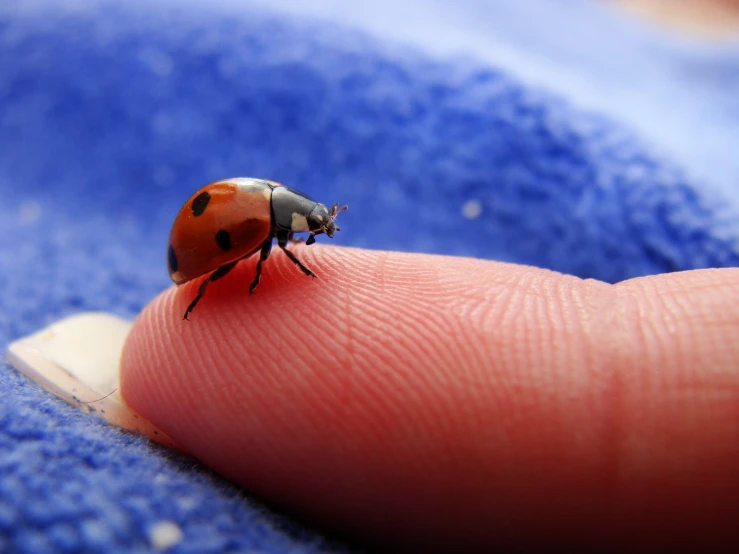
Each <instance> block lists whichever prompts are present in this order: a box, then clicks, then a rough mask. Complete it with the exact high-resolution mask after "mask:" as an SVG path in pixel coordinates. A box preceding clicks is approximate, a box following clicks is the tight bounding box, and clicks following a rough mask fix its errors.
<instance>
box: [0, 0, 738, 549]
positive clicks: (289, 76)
mask: <svg viewBox="0 0 739 554" xmlns="http://www.w3.org/2000/svg"><path fill="white" fill-rule="evenodd" d="M233 176H254V177H262V178H268V179H273V180H277V181H281V182H283V183H285V184H287V185H288V186H292V187H295V188H297V189H299V190H302V191H304V192H306V193H308V194H310V195H311V196H313V197H314V198H316V199H317V200H318V201H321V202H323V203H326V204H332V203H333V202H341V203H346V204H348V205H349V206H350V209H349V211H347V212H346V213H344V214H342V216H341V222H340V225H341V232H340V233H338V234H337V235H336V238H335V242H336V243H338V244H345V245H353V246H360V247H366V248H379V249H394V250H404V251H416V252H427V253H439V254H452V255H465V256H476V257H481V258H487V259H494V260H502V261H510V262H516V263H524V264H533V265H537V266H540V267H545V268H550V269H553V270H557V271H562V272H565V273H570V274H573V275H577V276H580V277H584V278H585V277H590V278H596V279H602V280H605V281H608V282H616V281H619V280H622V279H627V278H630V277H635V276H640V275H648V274H653V273H658V272H665V271H676V270H685V269H692V268H701V267H727V266H736V265H738V264H737V262H739V224H738V223H737V222H739V217H737V216H739V3H738V2H736V1H735V0H734V1H731V0H723V1H721V0H715V1H698V0H696V1H692V2H691V1H688V0H680V1H670V0H572V1H570V2H559V1H555V0H531V1H527V2H509V1H506V0H465V1H461V2H455V3H451V2H442V1H441V0H392V1H391V0H376V1H372V2H370V1H356V2H342V1H339V0H314V1H313V2H310V3H307V2H300V1H297V0H270V1H269V2H267V1H266V0H251V1H238V0H211V1H209V2H202V1H196V0H185V1H174V0H160V1H149V2H144V1H141V0H133V1H128V2H126V1H122V0H119V1H117V0H89V1H88V0H66V1H51V0H29V1H23V2H2V3H0V198H2V202H3V205H4V207H5V211H4V215H3V217H2V218H0V287H1V288H0V290H1V291H2V292H1V293H0V303H1V304H0V342H2V343H3V344H6V345H7V343H9V342H10V341H12V340H14V339H16V338H18V337H20V336H23V335H25V334H28V333H30V332H33V331H35V330H37V329H39V328H40V327H42V326H43V325H45V324H47V323H50V322H52V321H55V320H57V319H59V318H60V317H62V316H64V315H68V314H71V313H75V312H78V311H82V310H105V311H110V312H113V313H116V314H119V315H122V316H124V317H129V318H133V317H134V316H135V315H136V314H137V313H138V312H139V311H140V310H141V309H142V307H143V306H144V305H146V304H147V303H148V302H149V301H150V300H151V299H152V298H153V297H154V296H155V295H157V294H158V293H159V292H161V291H162V290H163V289H164V288H166V287H167V286H169V285H170V282H169V279H168V275H167V270H166V263H165V250H166V241H167V235H168V233H169V228H170V225H171V223H172V220H173V218H174V216H175V215H176V213H177V211H178V210H179V208H180V206H181V205H182V203H183V202H184V201H185V200H186V198H187V197H188V196H189V195H190V194H191V193H192V192H193V191H195V190H196V189H197V188H199V187H200V186H202V185H203V184H205V183H207V182H210V181H213V180H216V179H221V178H226V177H233ZM319 240H321V239H319ZM267 273H268V270H267ZM244 285H245V290H246V286H248V283H245V284H244ZM0 389H1V390H2V391H3V395H2V400H0V475H2V477H0V532H1V534H0V537H2V540H4V541H5V543H2V540H0V550H5V549H4V548H1V547H4V546H8V547H9V548H10V549H16V550H18V551H22V550H24V549H25V550H28V549H31V550H29V551H32V550H33V549H34V548H37V547H43V546H44V545H45V546H47V547H49V548H51V547H58V546H59V545H60V544H67V545H68V546H69V545H72V547H74V548H80V549H82V548H93V547H95V545H97V546H98V547H99V546H101V545H103V546H106V547H111V545H118V546H119V547H122V546H132V545H133V546H137V547H141V548H143V546H142V545H147V544H149V543H148V542H147V541H148V535H147V529H148V528H149V526H150V524H151V522H152V521H154V520H156V518H157V517H160V514H166V515H167V517H168V518H170V519H172V520H175V521H177V522H178V524H179V525H181V526H182V528H183V529H186V530H187V532H186V536H187V537H188V541H189V542H188V544H189V545H190V546H192V545H199V546H198V548H199V550H196V551H198V552H205V551H208V549H211V548H214V546H213V545H216V546H217V545H218V544H221V545H222V544H237V545H239V546H240V547H243V548H247V547H249V548H252V547H255V545H257V544H258V545H261V547H263V548H267V549H269V548H276V550H275V551H280V549H281V547H278V546H275V545H282V546H285V545H288V544H289V545H292V546H293V547H295V545H300V547H301V548H304V549H305V551H313V550H322V549H324V548H328V547H327V546H326V544H325V543H324V542H322V541H321V540H319V539H317V538H315V537H314V535H312V534H310V533H308V534H307V535H306V534H305V533H304V532H302V531H300V532H298V531H294V528H292V527H290V529H293V530H292V531H286V530H285V529H287V528H288V527H289V526H286V524H283V523H282V521H283V520H282V519H280V518H279V517H277V516H275V518H274V519H273V518H272V516H269V517H267V516H263V514H264V512H263V511H262V510H263V508H262V507H260V505H259V504H258V503H256V501H246V500H241V499H238V500H234V498H233V493H232V492H229V491H230V489H229V488H228V485H225V484H218V485H215V484H214V483H216V481H209V480H208V479H210V478H208V479H205V480H202V479H199V478H197V479H196V478H193V477H192V475H191V473H190V472H189V471H188V470H187V469H183V468H189V467H190V466H191V464H192V462H191V461H189V462H186V461H182V460H181V459H180V458H177V457H176V456H175V457H172V458H166V457H165V458H163V454H162V453H161V452H160V451H159V450H156V449H155V448H153V447H150V446H149V445H148V444H146V443H144V442H141V441H139V442H137V439H134V438H130V437H129V438H126V439H125V441H124V439H121V436H120V434H119V433H118V432H117V431H114V430H109V429H106V428H105V427H104V426H101V425H100V424H98V423H96V422H94V421H90V420H91V418H81V417H78V416H76V415H73V412H72V411H71V410H72V409H71V408H68V407H66V406H63V405H61V404H60V403H57V402H56V401H55V400H53V399H48V397H47V395H46V394H45V393H43V392H41V391H40V390H39V389H38V388H37V387H35V385H32V384H30V383H28V382H27V381H25V380H24V379H22V378H20V377H19V376H18V375H17V374H15V373H14V372H12V371H11V370H9V369H8V368H6V370H5V371H3V372H0ZM50 422H53V423H51V424H50ZM50 427H51V428H52V430H54V433H56V434H50V432H49V431H48V429H49V428H50ZM60 432H62V433H63V434H64V436H65V437H66V439H65V440H64V441H61V442H60V441H59V440H57V439H56V438H55V437H58V433H60ZM86 441H88V442H86ZM121 441H124V442H121ZM126 441H127V442H126ZM50 442H51V443H53V445H54V446H53V448H51V447H50V446H49V444H50ZM79 444H87V445H88V446H89V448H90V449H93V450H95V449H98V450H101V449H102V450H103V451H105V452H107V453H108V454H109V457H105V456H103V457H102V458H100V457H99V456H97V455H96V456H93V459H95V460H96V461H95V464H96V470H95V473H94V475H95V477H91V476H90V475H91V474H90V469H89V467H88V465H89V457H86V456H88V455H87V454H86V453H85V452H80V451H79V450H78V449H77V447H75V446H74V445H79ZM124 446H125V448H126V451H127V456H128V458H127V460H128V461H127V463H126V465H125V467H124V468H121V465H120V463H118V462H116V459H117V458H116V456H118V455H120V449H121V448H123V447H124ZM50 448H51V449H50ZM96 451H97V450H96ZM11 459H15V460H24V464H25V462H26V461H27V460H36V461H35V462H33V463H31V462H28V464H26V465H24V467H25V469H23V470H20V469H19V468H18V466H17V464H16V465H12V464H11V462H8V461H7V460H11ZM4 460H5V461H4ZM3 464H5V466H4V467H3ZM188 464H189V465H188ZM61 467H64V468H66V469H65V470H64V473H62V470H61V469H60V468H61ZM132 467H135V468H137V469H136V471H139V472H140V474H141V475H144V476H145V477H144V479H145V480H147V481H150V482H151V483H154V481H155V476H156V475H163V476H164V477H163V478H162V479H160V480H159V481H157V483H156V484H155V485H151V486H150V487H149V488H147V489H146V492H141V491H137V490H134V491H131V490H128V489H126V488H125V487H127V486H129V485H126V484H125V483H123V482H122V481H125V479H124V476H125V472H126V471H131V469H130V468H132ZM31 474H33V475H34V476H36V478H39V479H41V480H42V482H43V483H44V484H43V486H38V487H35V486H34V485H32V484H29V482H31V481H29V479H30V477H28V476H29V475H31ZM214 479H215V478H214ZM32 482H33V483H36V482H37V481H33V480H32ZM173 483H176V484H173ZM75 484H77V486H79V487H81V490H85V489H86V487H88V486H90V485H91V484H92V486H94V487H95V490H96V493H95V494H96V496H95V498H96V500H95V502H96V503H95V502H93V503H92V504H91V503H90V502H89V501H88V500H84V501H83V500H80V497H79V492H70V490H72V489H74V487H75ZM34 487H35V488H34ZM70 487H71V489H70ZM219 487H220V488H219ZM74 490H76V489H74ZM183 491H184V492H183ZM178 495H179V496H178ZM183 495H184V496H183ZM131 496H133V497H135V498H138V500H137V502H134V503H129V504H125V503H124V504H125V505H121V504H120V502H118V500H120V498H123V497H125V498H130V497H131ZM185 497H186V498H190V499H197V506H198V507H197V508H195V507H192V506H191V507H190V508H187V507H186V506H187V505H189V504H188V503H187V502H185V503H184V504H183V503H182V502H180V503H179V504H178V503H177V502H176V501H175V500H173V499H176V498H185ZM16 498H29V499H31V500H33V502H36V504H37V509H36V511H34V510H33V509H30V508H28V507H27V505H21V504H19V503H17V502H16V501H15V500H14V499H16ZM52 499H53V500H52ZM33 502H31V504H28V505H33ZM114 505H116V506H118V507H117V508H116V509H115V510H117V511H116V514H118V515H117V516H116V517H117V519H115V518H113V519H111V517H110V516H106V515H104V512H101V511H100V510H101V509H102V508H100V506H106V507H107V508H106V509H107V510H108V513H110V510H112V509H113V508H112V506H114ZM39 506H40V507H39ZM121 506H123V507H121ZM183 506H185V507H183ZM3 510H4V511H3ZM39 513H43V514H57V515H51V516H48V517H41V516H39ZM2 514H5V515H2ZM101 514H102V515H101ZM212 514H220V515H221V516H222V519H221V520H219V521H220V523H218V524H216V523H214V521H215V520H216V519H217V518H213V517H212ZM61 520H64V521H65V522H66V523H65V524H64V525H66V527H64V526H63V527H62V529H63V530H62V531H58V532H57V533H56V534H54V533H51V534H44V533H43V532H42V531H45V530H48V529H50V528H53V527H54V526H56V525H58V524H59V522H60V521H61ZM85 521H87V522H88V523H84V522H85ZM90 521H91V522H92V523H89V522H90ZM90 529H92V531H91V530H90ZM193 529H196V531H194V530H193ZM101 537H102V538H101ZM306 537H308V538H306ZM34 541H40V542H34ZM64 541H67V542H64ZM95 541H97V542H95ZM198 541H200V542H198ZM219 541H220V542H219ZM229 541H231V542H229ZM255 541H256V542H255ZM259 541H262V542H259ZM280 541H282V542H280ZM306 541H307V542H306ZM29 545H30V546H29ZM34 545H35V546H34ZM39 545H40V546H39ZM31 547H33V548H31ZM192 547H193V548H194V546H192ZM194 551H195V550H194ZM213 551H218V549H215V550H213Z"/></svg>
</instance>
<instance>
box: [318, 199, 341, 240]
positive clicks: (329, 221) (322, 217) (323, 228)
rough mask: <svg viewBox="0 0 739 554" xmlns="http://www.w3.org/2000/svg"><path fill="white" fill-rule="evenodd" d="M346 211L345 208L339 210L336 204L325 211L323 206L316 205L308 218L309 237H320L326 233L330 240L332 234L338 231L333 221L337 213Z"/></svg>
mask: <svg viewBox="0 0 739 554" xmlns="http://www.w3.org/2000/svg"><path fill="white" fill-rule="evenodd" d="M346 209H347V206H342V207H341V208H339V204H338V202H337V203H336V204H334V205H333V206H331V210H328V209H326V206H324V205H323V204H316V206H315V207H314V208H313V210H312V211H311V213H310V215H309V216H308V226H309V227H310V232H311V235H320V234H321V233H326V235H328V236H329V237H330V238H333V236H334V233H335V232H336V231H338V230H339V227H337V226H336V223H334V220H335V219H336V216H337V215H338V214H339V212H343V211H344V210H346Z"/></svg>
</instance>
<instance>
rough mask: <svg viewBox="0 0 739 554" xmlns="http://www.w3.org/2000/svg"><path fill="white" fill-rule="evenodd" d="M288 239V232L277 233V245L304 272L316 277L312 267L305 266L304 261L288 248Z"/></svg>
mask: <svg viewBox="0 0 739 554" xmlns="http://www.w3.org/2000/svg"><path fill="white" fill-rule="evenodd" d="M311 236H312V235H311ZM287 240H288V234H287V233H280V234H278V235H277V246H279V247H280V248H282V251H283V252H284V253H285V254H287V257H288V258H290V260H292V262H293V263H294V264H295V265H297V266H298V267H299V268H300V270H301V271H302V272H303V273H305V274H306V275H307V276H308V277H313V278H314V279H315V278H316V276H315V274H314V273H313V272H312V271H311V270H310V269H308V268H307V267H305V266H304V265H303V262H301V261H300V260H299V259H298V257H297V256H296V255H295V254H293V253H292V252H290V251H289V250H288V249H287ZM308 240H310V239H308ZM308 244H310V243H308Z"/></svg>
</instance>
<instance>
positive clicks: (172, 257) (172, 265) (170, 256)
mask: <svg viewBox="0 0 739 554" xmlns="http://www.w3.org/2000/svg"><path fill="white" fill-rule="evenodd" d="M167 261H168V262H169V269H170V271H171V272H172V273H174V272H175V271H177V267H178V264H177V254H175V253H174V248H172V245H171V244H170V245H169V250H167Z"/></svg>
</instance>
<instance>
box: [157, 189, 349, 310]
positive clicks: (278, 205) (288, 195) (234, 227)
mask: <svg viewBox="0 0 739 554" xmlns="http://www.w3.org/2000/svg"><path fill="white" fill-rule="evenodd" d="M346 208H347V206H342V207H341V208H339V207H338V203H337V204H334V205H333V206H332V207H331V209H330V210H329V209H327V208H326V206H324V205H323V204H321V203H319V202H316V201H315V200H313V199H312V198H310V197H309V196H306V195H305V194H303V193H302V192H299V191H297V190H295V189H291V188H289V187H286V186H285V185H282V184H280V183H276V182H274V181H268V180H265V179H254V178H251V177H238V178H233V179H223V180H221V181H214V182H212V183H209V184H207V185H205V186H204V187H203V188H201V189H200V190H198V191H197V192H196V193H195V194H193V195H192V196H191V197H190V198H189V199H188V200H187V202H185V205H184V206H182V209H181V210H180V212H179V214H178V215H177V218H176V219H175V221H174V224H173V225H172V231H171V232H170V235H169V247H168V248H167V265H168V266H169V276H170V277H171V278H172V281H174V282H175V284H177V285H181V284H182V283H186V282H187V281H190V280H192V279H195V278H197V277H200V276H201V275H205V274H206V273H208V272H211V271H212V272H213V273H211V274H210V277H208V278H207V279H206V280H205V281H203V283H202V284H201V285H200V288H199V289H198V294H197V296H196V297H195V299H194V300H193V301H192V302H191V303H190V305H189V306H188V307H187V310H185V316H184V318H183V319H187V316H188V315H189V314H190V312H192V311H193V309H195V306H196V304H197V303H198V301H199V300H200V299H201V298H202V297H203V295H204V294H205V289H206V288H207V287H208V283H210V282H211V281H217V280H218V279H220V278H222V277H224V276H225V275H226V274H227V273H228V272H229V271H231V270H232V269H233V268H234V266H236V264H237V263H238V262H239V261H241V260H243V259H244V258H248V257H249V256H251V255H253V254H256V253H257V252H259V261H258V262H257V274H256V276H255V277H254V280H253V281H252V283H251V286H250V287H249V294H252V293H253V292H254V289H255V288H256V287H257V285H258V284H259V279H260V277H261V275H262V262H264V261H265V260H266V259H267V258H268V257H269V253H270V250H271V249H272V239H275V238H276V239H277V245H278V246H279V247H280V248H281V249H282V250H283V252H285V254H287V257H288V258H290V259H291V260H292V261H293V262H294V263H295V264H296V265H297V266H298V267H299V268H300V269H301V270H302V272H303V273H305V274H306V275H307V276H309V277H313V278H315V275H314V273H313V272H312V271H311V270H310V269H308V268H307V267H305V266H304V265H303V263H302V262H301V261H300V260H299V259H298V257H297V256H296V255H295V254H293V253H292V252H291V251H290V250H288V249H287V243H288V242H293V243H296V242H302V239H299V238H295V237H294V236H293V235H294V233H301V232H309V233H310V235H309V236H308V239H307V240H306V241H305V243H306V244H307V245H310V244H313V243H314V242H315V241H316V239H315V236H316V235H320V234H321V233H325V234H326V235H328V236H329V237H330V238H333V236H334V233H335V232H336V231H338V230H339V228H338V227H337V226H336V224H335V223H334V220H335V219H336V215H337V214H338V213H339V212H341V211H343V210H345V209H346Z"/></svg>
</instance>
